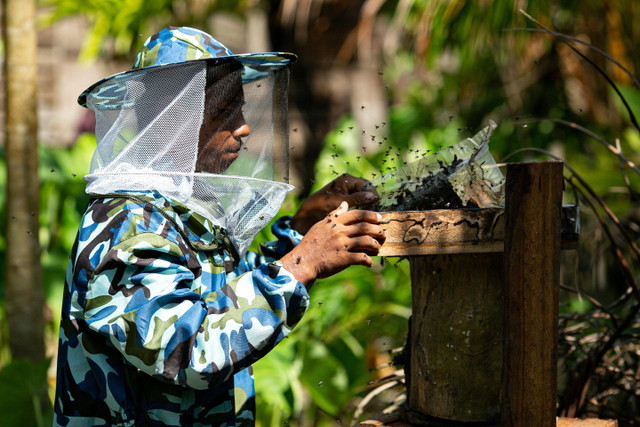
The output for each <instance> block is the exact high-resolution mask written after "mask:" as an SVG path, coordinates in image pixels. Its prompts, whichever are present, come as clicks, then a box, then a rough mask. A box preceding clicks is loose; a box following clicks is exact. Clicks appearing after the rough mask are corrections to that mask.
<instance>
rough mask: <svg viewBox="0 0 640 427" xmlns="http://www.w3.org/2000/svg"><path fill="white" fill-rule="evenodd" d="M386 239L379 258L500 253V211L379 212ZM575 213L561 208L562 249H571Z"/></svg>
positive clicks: (575, 232) (576, 225)
mask: <svg viewBox="0 0 640 427" xmlns="http://www.w3.org/2000/svg"><path fill="white" fill-rule="evenodd" d="M380 214H381V215H382V225H383V227H384V228H385V229H386V230H387V240H386V241H385V243H384V244H383V245H382V247H381V248H380V256H415V255H437V254H455V253H489V252H502V251H503V250H504V226H505V220H504V209H502V208H488V209H438V210H432V211H407V212H381V213H380ZM579 226H580V222H579V212H578V208H577V207H575V206H565V207H563V209H562V234H561V236H562V248H563V249H571V248H575V246H576V243H577V241H578V236H579V233H580V230H579Z"/></svg>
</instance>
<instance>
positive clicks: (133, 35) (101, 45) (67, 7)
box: [41, 0, 246, 61]
mask: <svg viewBox="0 0 640 427" xmlns="http://www.w3.org/2000/svg"><path fill="white" fill-rule="evenodd" d="M41 3H42V5H43V6H45V7H46V10H47V11H48V13H47V14H45V15H43V16H42V18H41V24H42V25H45V26H46V25H51V24H52V23H53V22H55V21H58V20H60V19H63V18H65V17H69V16H74V15H81V16H84V17H85V18H87V19H88V20H89V22H90V24H91V27H90V30H89V33H88V35H87V36H86V37H85V40H84V43H83V46H82V51H81V52H80V60H82V61H92V60H94V59H95V58H97V57H98V56H100V55H103V54H105V53H108V54H109V55H110V56H116V57H121V58H130V56H131V54H132V53H133V52H136V51H137V50H139V49H140V47H142V44H143V43H144V41H145V40H146V38H147V37H148V36H150V35H151V34H154V33H156V32H157V31H158V30H159V29H160V28H164V27H166V26H168V25H173V26H183V25H186V26H195V27H202V28H206V26H207V19H208V18H209V16H210V15H211V13H212V12H213V11H214V10H215V11H228V12H234V13H238V12H240V11H243V10H245V9H246V1H237V2H236V1H230V0H202V1H198V2H193V1H189V0H144V1H143V0H42V2H41Z"/></svg>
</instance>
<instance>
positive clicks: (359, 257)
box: [347, 252, 373, 267]
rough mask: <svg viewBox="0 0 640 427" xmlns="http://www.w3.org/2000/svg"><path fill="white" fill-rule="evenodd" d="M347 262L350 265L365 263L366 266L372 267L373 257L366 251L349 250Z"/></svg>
mask: <svg viewBox="0 0 640 427" xmlns="http://www.w3.org/2000/svg"><path fill="white" fill-rule="evenodd" d="M347 262H348V263H349V265H363V266H365V267H371V266H372V265H373V260H372V259H371V257H370V256H369V255H367V254H365V253H364V252H349V255H347Z"/></svg>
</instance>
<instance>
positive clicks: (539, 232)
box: [502, 161, 563, 427]
mask: <svg viewBox="0 0 640 427" xmlns="http://www.w3.org/2000/svg"><path fill="white" fill-rule="evenodd" d="M562 171H563V164H562V162H558V161H552V162H542V163H514V164H509V165H508V166H507V180H506V188H505V189H506V203H505V248H504V265H505V270H504V272H505V276H504V285H505V286H504V290H503V294H504V326H503V328H504V349H503V371H502V382H503V384H502V424H503V426H504V427H525V426H536V427H551V426H555V425H556V388H557V372H556V369H557V359H558V292H559V281H560V230H561V227H560V223H561V217H562V212H561V203H562V184H563V177H562Z"/></svg>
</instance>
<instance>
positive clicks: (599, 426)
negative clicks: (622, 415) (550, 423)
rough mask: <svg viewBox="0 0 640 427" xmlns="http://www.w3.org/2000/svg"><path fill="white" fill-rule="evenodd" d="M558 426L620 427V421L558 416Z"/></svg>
mask: <svg viewBox="0 0 640 427" xmlns="http://www.w3.org/2000/svg"><path fill="white" fill-rule="evenodd" d="M556 427H618V421H616V420H599V419H597V418H585V419H580V418H558V421H557V423H556Z"/></svg>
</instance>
